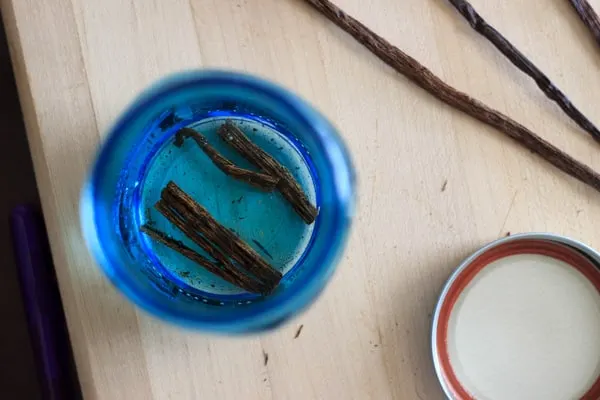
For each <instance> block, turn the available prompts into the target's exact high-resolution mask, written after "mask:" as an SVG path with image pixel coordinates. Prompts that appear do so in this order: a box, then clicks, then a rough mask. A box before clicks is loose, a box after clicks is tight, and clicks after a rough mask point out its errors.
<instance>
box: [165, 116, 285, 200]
mask: <svg viewBox="0 0 600 400" xmlns="http://www.w3.org/2000/svg"><path fill="white" fill-rule="evenodd" d="M186 138H192V139H193V140H194V141H195V142H196V144H197V145H198V147H200V148H201V149H202V151H204V153H205V154H206V155H207V156H208V157H209V158H210V159H211V160H212V162H213V163H214V164H215V165H216V166H217V167H218V168H219V169H220V170H221V171H223V172H224V173H225V174H227V175H229V176H231V177H232V178H234V179H237V180H240V181H243V182H246V183H248V184H249V185H252V186H254V187H257V188H259V189H262V190H265V191H271V190H273V189H275V186H276V185H277V182H279V178H277V177H274V176H272V175H268V174H263V173H260V172H254V171H250V170H248V169H244V168H240V167H238V166H237V165H235V164H233V163H232V162H231V161H229V160H228V159H226V158H225V157H223V156H222V155H221V154H219V152H218V151H217V150H216V149H215V148H214V147H212V146H211V145H210V144H209V143H208V140H207V139H206V137H205V136H204V135H202V134H201V133H200V132H198V131H196V130H194V129H192V128H182V129H180V130H179V131H177V133H176V134H175V146H177V147H181V146H182V145H183V141H184V140H185V139H186Z"/></svg>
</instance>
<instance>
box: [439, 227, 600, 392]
mask: <svg viewBox="0 0 600 400" xmlns="http://www.w3.org/2000/svg"><path fill="white" fill-rule="evenodd" d="M432 351H433V360H434V365H435V369H436V372H437V375H438V378H439V380H440V383H441V385H442V388H443V389H444V392H445V393H446V395H447V396H448V398H449V399H452V400H468V399H478V400H479V399H486V400H505V399H511V400H519V399H523V400H535V399H543V400H553V399H556V400H564V399H585V400H588V399H589V400H598V399H600V254H598V253H597V252H596V251H595V250H593V249H591V248H590V247H588V246H586V245H584V244H582V243H580V242H577V241H575V240H572V239H568V238H565V237H561V236H557V235H551V234H533V233H532V234H520V235H514V236H511V237H507V238H503V239H500V240H498V241H495V242H493V243H491V244H489V245H487V246H485V247H484V248H482V249H481V250H479V251H477V252H476V253H474V254H473V255H472V256H470V257H469V258H467V259H466V260H465V261H464V262H463V263H462V264H461V265H460V266H459V267H458V269H457V270H456V271H455V272H454V273H453V274H452V276H451V277H450V279H449V280H448V282H447V283H446V285H445V287H444V289H443V291H442V294H441V296H440V299H439V301H438V304H437V307H436V311H435V315H434V319H433V329H432Z"/></svg>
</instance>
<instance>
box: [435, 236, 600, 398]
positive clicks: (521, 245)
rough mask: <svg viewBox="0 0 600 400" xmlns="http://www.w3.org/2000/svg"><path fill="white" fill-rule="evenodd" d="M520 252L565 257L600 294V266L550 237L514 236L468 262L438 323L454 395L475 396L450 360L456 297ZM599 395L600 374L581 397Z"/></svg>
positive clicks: (448, 382)
mask: <svg viewBox="0 0 600 400" xmlns="http://www.w3.org/2000/svg"><path fill="white" fill-rule="evenodd" d="M517 254H538V255H543V256H548V257H552V258H555V259H557V260H560V261H563V262H565V263H567V264H568V265H570V266H572V267H573V268H575V269H576V270H577V271H579V272H580V273H581V274H582V275H583V276H585V277H586V278H587V279H588V280H589V281H590V282H591V283H592V285H594V287H595V288H596V289H597V290H598V293H599V294H600V269H599V268H598V267H597V266H596V265H595V264H594V263H592V262H591V261H590V260H589V259H588V258H587V257H585V256H584V255H583V254H582V253H580V252H579V251H577V250H575V249H573V248H571V247H569V246H566V245H563V244H560V243H557V242H552V241H548V240H535V239H524V240H515V241H510V242H506V243H503V244H500V245H498V246H496V247H493V248H491V249H489V250H487V251H486V252H484V253H483V254H481V255H480V256H479V257H477V258H476V259H475V260H473V261H472V262H471V263H469V265H467V266H466V267H465V268H464V269H463V270H462V271H461V272H460V274H459V275H458V276H457V277H456V278H455V279H454V281H453V282H452V283H451V284H450V287H449V289H448V292H447V293H446V296H445V298H444V300H443V302H442V305H441V307H440V312H439V316H438V323H437V326H436V332H437V336H436V345H437V349H438V354H437V357H438V360H439V362H440V366H441V373H442V375H443V378H444V381H445V383H446V385H447V386H448V389H449V390H450V392H451V393H452V395H453V396H454V397H455V398H456V399H459V400H476V399H475V398H474V397H473V396H472V395H471V394H470V393H469V392H468V391H467V390H466V389H465V388H464V387H463V386H462V384H461V383H460V381H459V379H458V377H457V376H456V373H455V372H454V370H453V368H452V365H451V363H450V356H449V352H448V343H447V337H448V323H449V321H450V314H451V312H452V309H453V308H454V305H455V304H456V301H457V300H458V298H459V296H460V295H461V293H462V292H463V290H464V289H465V288H466V287H467V285H468V284H469V283H471V281H472V280H473V278H475V276H476V275H477V274H478V273H479V272H480V271H481V270H482V269H483V268H485V267H486V266H487V265H489V264H490V263H492V262H494V261H496V260H498V259H501V258H504V257H508V256H512V255H517ZM598 399H600V376H598V379H597V380H596V382H595V383H594V384H593V385H592V386H591V388H590V389H589V390H588V391H587V392H586V393H585V394H584V395H583V397H582V398H581V400H598Z"/></svg>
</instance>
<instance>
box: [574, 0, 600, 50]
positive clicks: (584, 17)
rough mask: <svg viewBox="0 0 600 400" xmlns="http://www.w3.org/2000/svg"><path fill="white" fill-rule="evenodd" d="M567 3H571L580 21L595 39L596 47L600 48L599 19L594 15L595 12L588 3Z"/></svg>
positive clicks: (580, 0)
mask: <svg viewBox="0 0 600 400" xmlns="http://www.w3.org/2000/svg"><path fill="white" fill-rule="evenodd" d="M569 3H571V5H572V6H573V8H574V9H575V11H576V12H577V15H579V18H580V19H581V21H583V23H584V24H585V26H586V27H587V28H588V30H589V31H590V33H591V34H592V36H594V39H596V43H598V46H600V18H599V17H598V14H596V11H594V9H593V8H592V6H591V5H590V3H588V2H587V1H586V0H569Z"/></svg>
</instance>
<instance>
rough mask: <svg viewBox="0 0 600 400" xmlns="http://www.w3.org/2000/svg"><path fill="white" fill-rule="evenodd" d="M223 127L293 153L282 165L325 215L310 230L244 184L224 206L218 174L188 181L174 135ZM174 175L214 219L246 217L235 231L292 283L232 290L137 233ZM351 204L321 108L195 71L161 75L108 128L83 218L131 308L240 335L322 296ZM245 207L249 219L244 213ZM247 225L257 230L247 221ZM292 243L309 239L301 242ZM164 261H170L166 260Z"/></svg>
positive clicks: (344, 161) (261, 84)
mask: <svg viewBox="0 0 600 400" xmlns="http://www.w3.org/2000/svg"><path fill="white" fill-rule="evenodd" d="M224 119H228V120H234V121H237V122H239V123H240V124H246V129H247V130H248V131H252V130H255V131H265V130H272V131H273V132H276V133H278V134H279V135H272V136H269V137H270V138H271V139H270V142H269V141H267V139H265V138H267V136H265V137H264V138H262V137H260V136H256V137H257V138H258V139H257V140H263V139H264V143H262V144H261V147H263V148H265V150H267V148H268V147H269V146H270V148H271V150H273V151H278V153H281V154H284V153H285V154H286V155H285V156H282V157H280V159H279V161H280V162H283V163H287V165H286V167H288V169H290V168H292V169H295V170H296V172H295V173H294V175H295V176H296V177H297V178H299V180H300V181H301V182H300V183H301V184H302V186H303V187H304V188H305V189H307V190H308V192H309V194H310V196H309V197H311V196H312V198H313V200H314V202H315V203H316V205H317V206H318V207H319V216H318V217H317V220H316V221H315V223H314V224H313V226H312V227H310V229H307V230H305V231H303V230H302V229H303V228H302V227H301V224H296V223H294V222H293V220H292V217H291V216H290V217H289V221H290V224H289V225H283V226H282V225H281V224H282V223H285V221H287V220H288V219H287V218H288V215H287V214H278V213H277V210H279V208H278V207H280V208H281V211H282V212H284V208H282V207H283V206H280V203H281V201H280V200H278V199H277V198H276V197H273V195H271V197H269V198H266V197H261V195H259V194H256V195H254V194H252V193H251V195H250V196H247V197H245V196H244V192H239V193H237V192H235V191H236V190H238V187H237V186H235V185H234V186H231V185H227V189H226V195H227V196H229V197H226V198H225V199H226V200H224V195H223V194H222V193H223V188H222V187H220V186H219V185H220V183H219V180H218V179H213V178H214V176H217V172H215V175H214V176H212V175H210V174H211V172H210V171H209V170H207V171H208V172H204V175H203V176H202V177H201V179H197V178H196V177H193V178H192V177H190V176H192V175H193V171H188V170H187V169H188V167H189V165H188V164H185V163H182V162H180V158H178V157H179V155H178V154H180V153H176V152H175V153H173V152H174V150H173V151H172V150H171V149H170V148H169V146H170V141H172V138H173V135H174V132H175V131H176V130H178V129H179V128H180V127H183V126H192V127H195V128H197V129H201V130H202V131H203V133H204V132H209V134H210V132H211V129H212V128H211V127H214V126H213V125H214V124H215V122H214V121H220V120H224ZM211 124H212V125H211ZM254 126H256V127H258V128H259V129H256V128H253V127H254ZM258 133H259V132H257V134H256V135H258ZM273 138H275V139H276V140H274V139H273ZM215 143H217V142H216V141H215ZM215 143H213V144H215ZM192 147H193V146H192V145H191V144H190V148H189V149H187V150H186V149H184V151H189V152H192V151H194V149H193V148H192ZM221 150H222V151H227V150H226V149H221ZM267 151H268V150H267ZM174 154H175V155H174ZM282 160H283V161H282ZM300 161H301V162H300ZM294 163H296V164H294ZM294 165H297V166H296V167H295V168H294V167H293V166H294ZM186 172H190V175H186ZM163 177H164V179H163ZM171 178H173V180H174V181H176V183H178V184H180V185H182V186H183V188H184V190H186V191H188V190H189V191H191V192H194V193H190V194H191V195H192V194H193V197H194V198H195V199H196V200H197V201H199V202H200V203H201V204H203V205H205V206H206V205H208V207H207V208H209V210H210V209H211V208H212V211H215V212H217V213H219V217H218V219H219V218H226V219H227V221H229V222H230V223H233V224H236V223H237V222H236V221H238V220H239V221H240V223H239V227H238V226H237V225H236V229H240V230H241V231H240V233H239V234H240V235H241V236H244V235H246V236H247V237H248V238H254V237H256V238H257V239H252V240H253V241H255V242H256V243H257V245H258V246H259V247H260V248H261V249H262V250H264V251H265V252H266V253H267V255H268V256H269V257H271V258H273V257H278V256H279V255H281V258H282V260H284V261H287V263H284V262H283V261H282V260H278V261H277V262H276V264H277V263H278V264H280V266H282V268H285V270H284V271H283V272H284V273H285V275H284V279H283V280H282V282H281V284H280V285H279V287H278V288H277V289H276V290H275V291H274V292H273V293H272V294H270V295H268V296H266V297H261V296H257V295H251V294H248V293H242V292H239V291H237V292H236V291H235V289H232V288H231V287H228V286H227V284H223V285H221V283H219V282H212V281H209V280H207V277H206V275H205V274H204V275H203V274H200V273H198V274H197V273H196V271H195V270H192V269H191V268H187V267H186V268H183V269H181V268H179V267H181V266H185V265H186V264H185V261H184V260H183V259H177V257H176V256H173V257H171V256H170V255H168V256H166V255H165V254H168V251H167V250H165V249H162V250H164V251H163V252H162V253H161V249H160V247H157V246H154V245H153V243H152V242H151V241H150V240H149V239H148V238H147V237H145V236H144V235H143V234H141V233H140V232H139V227H140V226H141V224H143V223H145V222H148V221H149V220H153V219H155V218H156V215H154V214H153V211H152V208H151V204H152V203H153V201H154V200H155V198H156V195H157V193H158V191H159V189H160V188H161V187H162V186H163V184H164V180H165V179H171ZM181 182H183V183H181ZM240 185H242V186H243V183H241V184H240ZM239 189H240V190H243V188H242V187H240V188H239ZM238 194H241V195H240V197H239V201H238V200H237V199H238V197H237V196H238ZM230 199H232V200H231V201H230ZM236 201H237V204H236ZM242 202H243V207H242V206H241V205H240V204H241V203H242ZM353 206H354V170H353V167H352V164H351V161H350V158H349V156H348V152H347V151H346V149H345V147H344V145H343V143H342V140H341V139H340V137H339V135H338V134H337V132H336V131H335V129H334V128H333V127H332V125H331V124H330V123H329V122H328V121H327V120H326V119H325V118H324V117H322V116H321V115H320V114H319V113H318V112H317V111H315V110H314V109H313V108H312V107H311V106H309V105H308V104H307V103H305V102H304V101H302V100H301V99H299V98H298V97H297V96H295V95H294V94H292V93H290V92H288V91H286V90H285V89H283V88H281V87H279V86H276V85H274V84H272V83H270V82H267V81H265V80H262V79H259V78H256V77H252V76H249V75H245V74H241V73H234V72H225V71H193V72H186V73H180V74H176V75H173V76H171V77H168V78H166V79H163V80H162V81H160V82H159V83H157V84H156V85H154V86H153V87H151V88H150V89H148V90H146V91H145V92H143V93H142V94H141V95H140V96H139V97H138V99H137V100H136V101H134V102H133V104H132V105H131V106H129V107H128V108H127V110H126V111H125V112H124V114H123V115H122V116H121V118H119V120H118V121H117V122H116V124H115V125H114V126H113V128H112V129H111V130H110V131H109V133H108V137H107V139H106V141H105V143H104V145H103V146H102V147H101V149H100V151H99V154H98V156H97V159H96V162H95V164H94V166H93V168H92V171H91V173H90V176H89V178H88V181H87V182H86V185H85V187H84V190H83V193H82V201H81V220H82V226H83V231H84V235H85V237H86V240H87V243H88V245H89V247H90V249H91V250H92V252H93V254H94V255H95V257H96V258H97V260H98V261H99V264H100V265H101V267H102V269H103V270H104V271H105V273H106V275H107V276H108V277H109V278H110V280H111V281H112V282H113V283H114V284H115V285H116V286H117V288H119V289H120V290H121V291H122V292H123V293H124V294H125V295H126V296H127V297H128V298H130V299H131V300H132V301H133V302H134V303H136V304H137V305H139V306H140V307H142V308H143V309H145V310H147V311H149V312H150V313H152V314H154V315H156V316H158V317H161V318H163V319H166V320H168V321H172V322H175V323H178V324H181V325H185V326H191V327H196V328H200V329H204V330H210V331H217V332H224V333H236V332H240V333H241V332H256V331H261V330H265V329H269V328H271V327H273V326H276V325H278V324H280V323H282V322H283V321H285V320H287V319H288V318H290V317H291V316H292V315H294V314H295V313H297V312H299V311H301V310H302V309H304V308H305V307H306V306H308V305H309V304H310V303H311V302H312V301H313V300H314V299H315V298H316V297H317V295H318V294H319V293H320V292H321V291H322V289H323V288H324V287H325V284H326V283H327V281H328V279H329V278H330V276H331V274H332V272H333V270H334V269H335V264H336V261H337V260H336V259H337V257H338V256H339V254H340V252H341V251H342V249H343V247H344V245H345V242H346V238H347V234H348V229H349V226H350V221H351V217H352V213H353ZM240 210H241V211H240ZM248 210H251V211H252V212H246V213H245V214H244V213H243V211H248ZM212 211H211V212H212ZM269 216H277V217H276V218H275V217H274V218H269ZM248 218H250V219H252V218H254V219H255V222H252V223H248V221H247V219H248ZM298 218H299V217H298ZM243 220H244V221H246V222H243ZM282 221H283V222H282ZM242 222H243V223H242ZM224 225H226V224H225V223H224ZM228 227H230V228H232V227H231V225H230V226H228ZM248 227H250V228H248ZM269 228H270V230H269ZM232 229H233V228H232ZM244 229H245V230H244ZM301 231H302V232H301ZM300 233H301V234H302V235H304V236H299V235H300ZM263 237H264V238H265V240H267V241H268V243H269V244H271V245H272V246H274V247H275V248H276V249H278V251H277V252H273V254H270V253H269V252H268V250H267V249H265V248H263V246H262V245H261V244H260V242H259V239H260V238H263ZM296 237H299V238H300V237H301V240H299V241H298V242H297V243H296V241H295V240H296V239H295V238H296ZM290 238H292V239H293V240H292V239H290ZM288 253H289V254H292V255H293V257H291V258H290V257H288V256H287V254H288ZM164 257H168V262H167V263H165V258H164ZM288 258H289V259H288ZM165 264H169V265H170V267H173V266H175V267H177V268H179V269H177V268H176V269H173V268H166V267H165ZM284 266H285V267H284ZM190 271H191V272H190ZM190 274H191V275H190ZM192 278H195V279H192ZM198 282H200V283H198ZM211 282H212V283H211ZM209 284H210V287H209V286H208V285H209ZM211 287H212V288H214V290H212V289H211Z"/></svg>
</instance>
